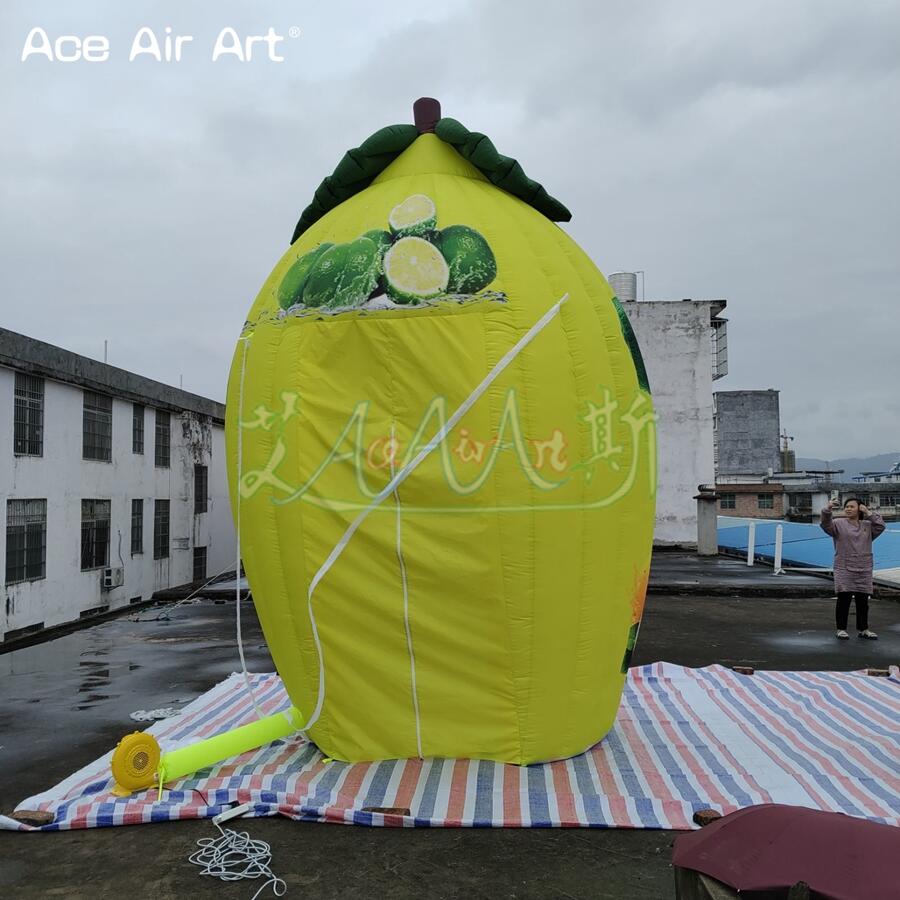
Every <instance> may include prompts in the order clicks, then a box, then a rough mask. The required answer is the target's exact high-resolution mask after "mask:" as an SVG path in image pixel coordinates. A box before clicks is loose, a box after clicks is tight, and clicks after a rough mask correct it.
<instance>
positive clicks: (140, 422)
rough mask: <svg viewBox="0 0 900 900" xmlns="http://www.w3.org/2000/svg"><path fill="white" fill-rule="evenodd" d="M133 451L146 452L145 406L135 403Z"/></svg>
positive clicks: (132, 423) (133, 409)
mask: <svg viewBox="0 0 900 900" xmlns="http://www.w3.org/2000/svg"><path fill="white" fill-rule="evenodd" d="M131 452H132V453H143V452H144V407H143V406H141V404H140V403H135V404H134V406H133V408H132V413H131Z"/></svg>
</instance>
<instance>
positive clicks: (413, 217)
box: [388, 194, 437, 237]
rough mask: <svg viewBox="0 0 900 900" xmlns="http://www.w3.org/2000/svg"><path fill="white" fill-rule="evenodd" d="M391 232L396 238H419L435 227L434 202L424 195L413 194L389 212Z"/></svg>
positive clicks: (435, 212) (435, 213)
mask: <svg viewBox="0 0 900 900" xmlns="http://www.w3.org/2000/svg"><path fill="white" fill-rule="evenodd" d="M388 225H390V226H391V231H392V232H393V233H394V234H395V235H397V236H398V237H421V236H422V235H425V234H428V232H429V231H433V230H434V228H435V226H436V225H437V211H436V210H435V208H434V201H433V200H432V199H431V197H426V196H425V195H424V194H413V196H412V197H407V198H406V199H405V200H404V201H403V202H402V203H399V204H398V205H397V206H395V207H394V208H393V209H392V210H391V214H390V216H389V217H388Z"/></svg>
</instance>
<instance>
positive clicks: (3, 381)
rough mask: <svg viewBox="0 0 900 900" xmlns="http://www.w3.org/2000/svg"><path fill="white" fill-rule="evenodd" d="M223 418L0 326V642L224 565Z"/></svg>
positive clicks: (231, 543) (228, 522)
mask: <svg viewBox="0 0 900 900" xmlns="http://www.w3.org/2000/svg"><path fill="white" fill-rule="evenodd" d="M224 417H225V408H224V406H223V405H222V404H220V403H216V402H215V401H213V400H208V399H206V398H204V397H199V396H197V395H195V394H191V393H188V392H187V391H182V390H178V389H177V388H173V387H169V386H168V385H164V384H160V383H159V382H156V381H152V380H150V379H148V378H142V377H141V376H139V375H135V374H133V373H131V372H126V371H125V370H123V369H118V368H116V367H114V366H110V365H106V364H105V363H100V362H97V361H95V360H92V359H87V358H86V357H83V356H79V355H77V354H75V353H70V352H68V351H66V350H62V349H60V348H59V347H54V346H53V345H51V344H45V343H43V342H41V341H36V340H33V339H32V338H28V337H25V336H24V335H20V334H16V333H14V332H11V331H7V330H5V329H0V423H4V424H3V426H2V427H0V502H2V510H0V515H2V516H3V528H4V531H5V540H4V541H0V572H3V573H4V576H5V577H4V588H3V594H4V598H3V600H4V602H3V604H2V606H0V642H2V641H8V640H11V639H13V638H16V637H21V636H22V635H24V634H28V633H30V632H32V631H38V630H40V629H42V628H48V627H50V626H53V625H60V624H63V623H66V622H71V621H75V620H77V619H79V618H85V617H87V616H91V615H95V614H98V613H101V612H106V611H107V610H112V609H115V608H117V607H124V606H128V605H129V604H131V603H136V602H139V601H141V600H147V599H149V598H150V597H151V596H152V595H153V593H154V592H155V591H157V590H160V589H161V588H167V587H173V586H177V585H182V584H187V583H190V582H194V581H200V580H205V579H206V578H207V577H209V576H212V575H214V574H216V573H218V572H220V571H222V570H224V569H226V568H228V567H229V565H230V566H231V567H232V568H233V565H234V553H235V539H234V526H233V522H232V518H231V510H230V507H229V501H228V496H227V487H226V485H227V481H226V475H225V439H224V429H223V423H224Z"/></svg>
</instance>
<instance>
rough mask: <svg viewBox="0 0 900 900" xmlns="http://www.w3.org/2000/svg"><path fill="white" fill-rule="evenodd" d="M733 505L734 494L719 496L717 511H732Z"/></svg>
mask: <svg viewBox="0 0 900 900" xmlns="http://www.w3.org/2000/svg"><path fill="white" fill-rule="evenodd" d="M735 505H736V504H735V495H734V494H719V509H734V508H735Z"/></svg>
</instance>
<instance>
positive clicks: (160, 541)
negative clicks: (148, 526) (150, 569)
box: [153, 500, 169, 559]
mask: <svg viewBox="0 0 900 900" xmlns="http://www.w3.org/2000/svg"><path fill="white" fill-rule="evenodd" d="M168 556H169V501H168V500H156V501H154V503H153V558H154V559H168Z"/></svg>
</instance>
